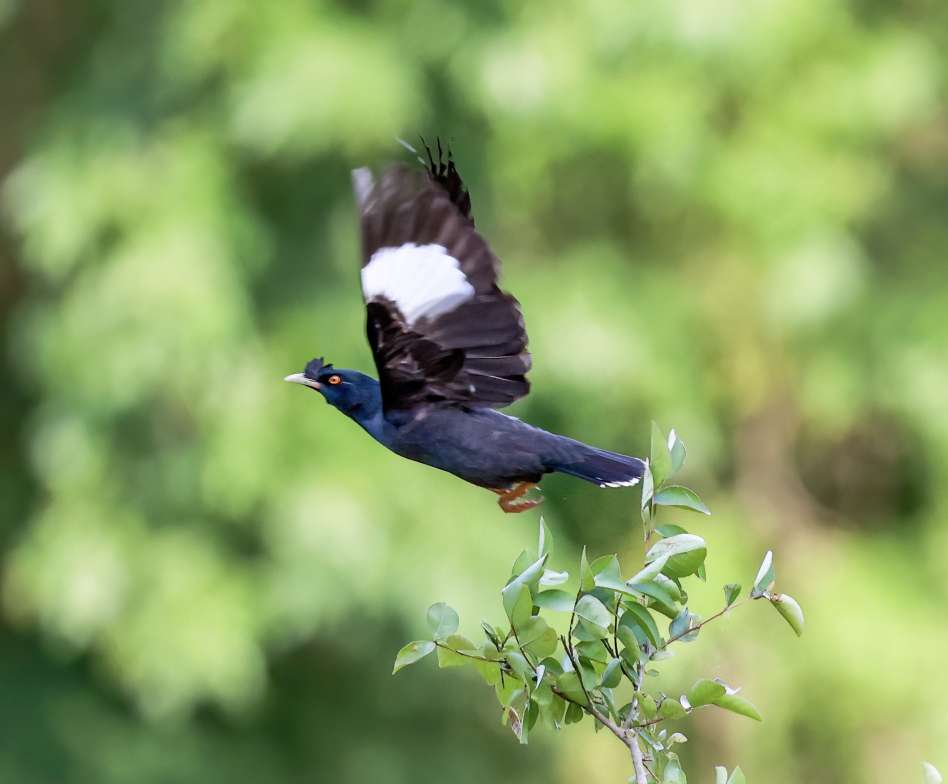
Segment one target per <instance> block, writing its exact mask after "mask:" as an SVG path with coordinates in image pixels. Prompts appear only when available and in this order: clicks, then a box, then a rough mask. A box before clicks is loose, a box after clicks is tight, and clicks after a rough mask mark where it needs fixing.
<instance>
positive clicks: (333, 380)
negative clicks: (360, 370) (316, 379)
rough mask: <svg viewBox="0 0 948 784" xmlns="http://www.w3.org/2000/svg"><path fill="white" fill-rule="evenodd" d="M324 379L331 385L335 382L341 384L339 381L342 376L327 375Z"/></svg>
mask: <svg viewBox="0 0 948 784" xmlns="http://www.w3.org/2000/svg"><path fill="white" fill-rule="evenodd" d="M326 380H327V381H328V382H329V383H330V384H332V385H333V386H335V385H336V384H341V383H342V377H341V376H330V377H329V378H328V379H326Z"/></svg>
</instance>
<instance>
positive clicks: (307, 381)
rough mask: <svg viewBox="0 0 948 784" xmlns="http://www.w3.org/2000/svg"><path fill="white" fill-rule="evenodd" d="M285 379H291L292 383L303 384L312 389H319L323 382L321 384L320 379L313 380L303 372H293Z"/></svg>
mask: <svg viewBox="0 0 948 784" xmlns="http://www.w3.org/2000/svg"><path fill="white" fill-rule="evenodd" d="M283 380H284V381H289V382H290V383H291V384H302V385H303V386H304V387H309V388H310V389H319V388H320V387H321V386H322V384H320V383H319V382H318V381H313V379H311V378H306V376H304V375H303V374H302V373H293V374H292V375H290V376H287V377H286V378H284V379H283Z"/></svg>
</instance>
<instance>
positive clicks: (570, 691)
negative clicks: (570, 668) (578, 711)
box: [556, 672, 589, 705]
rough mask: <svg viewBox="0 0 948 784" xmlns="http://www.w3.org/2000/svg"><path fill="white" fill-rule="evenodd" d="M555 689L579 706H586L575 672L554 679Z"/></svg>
mask: <svg viewBox="0 0 948 784" xmlns="http://www.w3.org/2000/svg"><path fill="white" fill-rule="evenodd" d="M556 688H557V689H559V690H560V691H561V692H563V694H565V695H566V696H567V697H569V698H570V699H571V700H573V702H578V703H579V704H580V705H588V704H589V703H588V702H587V700H586V695H585V693H584V692H583V687H582V685H581V684H580V682H579V675H577V674H576V673H575V672H564V673H563V674H562V675H560V676H558V677H557V679H556Z"/></svg>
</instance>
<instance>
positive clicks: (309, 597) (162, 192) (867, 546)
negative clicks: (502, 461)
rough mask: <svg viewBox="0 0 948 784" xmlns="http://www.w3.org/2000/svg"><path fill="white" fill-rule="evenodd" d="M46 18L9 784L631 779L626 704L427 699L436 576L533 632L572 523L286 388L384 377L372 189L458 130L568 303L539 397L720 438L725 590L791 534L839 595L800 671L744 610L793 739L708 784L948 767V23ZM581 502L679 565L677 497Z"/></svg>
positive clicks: (545, 314)
mask: <svg viewBox="0 0 948 784" xmlns="http://www.w3.org/2000/svg"><path fill="white" fill-rule="evenodd" d="M0 25H2V28H0V36H2V39H0V66H2V67H0V90H2V94H0V112H2V116H3V122H2V123H0V172H2V173H3V174H4V179H3V215H4V223H5V226H6V232H5V234H4V235H3V238H2V239H0V320H2V324H3V351H2V355H0V362H2V363H3V379H4V383H3V384H0V401H2V410H0V417H2V419H0V422H2V426H3V432H4V438H3V439H2V441H0V468H2V471H0V515H2V517H0V525H2V528H0V547H2V548H3V549H2V554H0V558H2V621H0V641H2V644H0V692H2V694H3V695H4V699H3V700H2V702H0V721H2V726H3V737H4V742H3V744H2V745H0V778H2V779H4V780H11V781H24V782H30V783H31V784H32V782H38V783H39V784H43V783H44V782H57V783H58V782H107V783H108V782H128V781H135V782H149V781H155V782H159V781H160V782H167V781H180V782H198V781H202V782H203V781H207V780H222V779H226V780H231V781H255V782H256V781H261V780H263V781H272V782H284V781H285V782H296V781H311V780H313V779H320V780H322V779H325V780H330V781H332V780H335V781H380V782H405V781H416V780H419V779H421V780H453V781H457V782H467V781H470V782H475V781H485V780H488V779H498V778H500V779H506V780H512V779H514V778H516V779H517V780H519V781H523V782H531V781H550V780H553V781H563V782H565V781H574V780H577V778H578V777H580V776H582V778H583V780H585V781H588V782H591V784H597V783H598V782H600V781H602V782H605V781H614V780H616V778H617V776H616V773H617V771H622V770H625V766H626V761H625V758H624V757H623V756H622V755H621V754H620V753H619V750H617V751H616V754H615V756H614V757H613V756H610V755H611V754H612V751H611V744H609V742H608V739H605V738H602V737H600V736H593V735H592V734H591V733H588V732H586V731H584V730H582V729H573V730H572V732H574V733H576V739H575V746H574V747H573V748H574V753H573V754H571V755H570V756H569V757H562V758H557V759H556V760H554V761H553V762H552V763H547V762H545V761H543V760H544V759H545V758H544V757H542V756H539V755H536V754H534V753H533V750H534V747H533V746H532V745H531V747H530V750H529V751H528V750H521V749H519V748H518V747H517V746H516V744H514V743H513V742H511V740H510V739H509V737H508V736H507V734H506V733H505V731H504V730H503V728H501V727H500V725H499V721H498V717H497V715H496V714H495V713H493V712H492V711H490V710H489V709H487V708H484V709H483V710H482V709H481V708H480V707H479V706H480V703H481V701H480V700H479V699H477V697H476V696H475V695H476V694H477V690H476V683H474V681H473V680H471V681H464V680H463V679H460V678H459V679H449V680H456V681H458V683H456V684H440V683H437V681H435V680H434V676H433V674H431V673H429V675H428V676H423V675H420V674H418V673H420V672H421V671H422V670H426V669H429V668H425V667H423V666H419V667H418V668H417V670H418V673H413V675H414V679H413V680H412V682H411V683H410V684H409V683H408V682H407V680H404V679H391V678H390V676H389V672H390V669H389V665H390V661H389V657H388V656H387V655H385V656H381V655H379V651H389V650H391V651H394V650H397V648H398V646H399V645H400V643H401V641H403V640H404V639H406V638H408V639H411V638H414V637H417V636H418V632H419V631H420V630H421V625H420V624H419V623H418V622H417V619H418V617H419V614H420V613H419V608H423V607H424V606H427V603H428V599H429V598H430V597H431V595H432V594H433V593H435V594H437V595H440V596H442V597H443V598H445V599H446V600H448V601H449V602H450V603H451V604H452V605H454V606H455V607H457V608H458V609H459V610H460V612H461V614H462V616H463V617H469V616H474V617H485V618H488V619H490V618H491V617H492V613H494V612H495V611H496V598H497V597H496V594H495V593H494V590H493V586H495V585H498V584H501V583H502V581H503V579H504V577H505V576H506V574H507V561H508V553H509V551H510V550H511V549H513V548H515V547H522V546H526V543H527V542H528V541H532V539H533V536H534V527H533V525H532V524H529V520H511V519H509V518H505V517H504V516H503V515H500V514H499V513H498V512H497V509H496V504H495V499H494V498H493V497H492V496H490V494H486V493H483V492H482V491H479V490H477V489H476V488H472V487H469V486H465V485H463V484H462V483H460V482H458V481H457V480H455V479H453V478H452V477H449V476H447V475H441V474H439V473H438V472H434V471H430V470H427V469H426V468H424V467H422V466H418V465H414V464H411V463H408V462H407V461H400V460H397V459H396V458H394V457H393V456H391V455H389V454H387V453H385V452H384V450H381V449H380V448H379V447H378V446H377V445H376V444H373V443H371V441H370V440H369V439H368V438H366V437H365V435H364V434H363V433H361V432H359V431H358V430H357V429H356V428H354V427H353V426H352V423H350V422H348V421H346V420H345V419H344V418H343V417H340V416H338V415H337V414H335V412H331V411H329V410H328V409H326V408H325V407H323V406H317V405H316V404H315V403H316V400H315V398H314V397H313V396H307V395H306V394H303V393H302V392H300V390H297V389H294V388H288V387H287V385H285V384H282V382H281V381H280V379H281V378H282V377H283V376H284V375H286V373H288V372H293V371H297V370H299V369H300V368H301V367H302V365H303V363H304V362H305V361H306V360H307V359H309V358H310V357H311V356H314V355H317V354H325V355H326V356H327V358H328V359H330V360H332V361H333V362H335V363H336V364H337V365H340V366H346V365H348V366H354V367H358V368H360V369H363V370H369V369H370V366H371V360H370V358H369V355H368V352H367V350H366V347H365V345H364V340H363V337H362V317H363V313H362V308H361V303H360V296H359V292H358V287H357V283H356V275H355V265H356V263H357V262H356V259H357V252H358V251H357V236H356V226H355V216H354V210H353V206H352V199H351V196H350V193H349V184H348V172H349V169H351V168H352V167H353V166H356V165H362V164H365V163H367V162H369V163H373V164H376V165H381V164H382V163H384V162H386V161H388V160H391V159H393V158H397V157H400V156H402V155H403V152H402V150H401V148H399V147H398V146H397V145H396V144H395V142H394V138H395V137H396V136H398V135H401V136H404V137H405V138H413V136H414V135H415V134H417V133H420V132H423V133H426V134H429V135H433V134H436V133H437V134H442V135H443V136H445V137H447V138H449V139H450V140H451V141H452V143H453V146H454V149H455V153H456V157H457V160H458V163H459V166H460V168H461V171H462V173H463V174H464V175H465V177H466V179H467V180H468V181H469V185H470V187H471V191H472V196H473V200H474V208H475V214H476V215H477V217H478V225H479V226H480V227H481V228H482V229H483V230H484V232H485V233H486V235H487V236H488V237H489V238H490V239H491V242H492V244H493V246H494V248H495V249H496V251H497V252H498V254H499V255H500V256H501V258H503V259H504V260H505V262H506V266H505V281H506V285H507V286H508V287H509V288H510V289H511V290H512V291H514V292H515V293H516V294H517V295H518V297H519V298H520V299H521V302H522V304H523V307H524V312H525V315H526V319H527V323H528V326H529V329H530V335H531V346H532V349H533V352H534V357H535V370H534V371H533V373H532V378H533V381H534V385H535V386H534V393H533V394H532V395H531V396H530V398H528V399H527V400H526V401H524V402H523V403H521V404H518V406H516V407H515V409H513V413H516V414H518V415H521V416H523V417H525V418H527V419H529V420H530V421H532V422H534V423H536V424H538V425H542V426H545V427H548V428H550V429H555V430H559V431H561V432H565V433H567V434H570V435H574V436H577V437H581V438H583V439H584V440H587V441H590V442H592V443H596V444H600V445H602V446H604V447H611V448H615V449H620V450H622V451H626V452H638V453H645V452H646V451H647V444H648V428H647V424H648V421H649V420H650V419H653V418H654V419H658V420H660V421H673V422H675V423H676V424H677V425H678V426H679V428H680V430H681V431H682V432H684V433H687V434H688V436H689V447H690V448H691V461H690V465H691V466H698V467H701V468H702V469H703V470H704V472H705V473H703V474H698V475H694V476H692V477H689V479H690V480H693V481H692V483H693V484H694V485H695V486H700V487H701V488H703V489H711V490H712V492H710V493H708V497H709V501H710V502H711V504H712V505H713V507H714V508H715V511H716V515H715V520H714V522H713V523H709V524H708V526H707V531H703V532H702V534H703V535H706V538H707V540H708V543H709V547H710V548H711V549H712V550H713V552H714V553H715V555H716V557H717V558H718V559H719V560H718V561H715V562H713V563H711V564H710V565H709V566H710V569H712V570H713V571H714V572H716V573H717V574H722V575H727V574H732V573H738V572H740V573H746V572H747V571H748V570H751V569H753V567H754V565H755V564H756V561H757V560H758V559H759V556H760V553H761V552H762V551H763V550H766V549H768V548H770V547H772V546H777V545H779V548H778V549H779V552H780V557H781V576H782V579H783V580H786V581H787V584H793V585H794V586H795V593H797V594H798V598H799V599H800V601H801V602H802V603H803V604H804V606H805V607H806V608H807V624H808V634H807V637H806V638H804V640H803V641H801V642H799V643H798V644H796V645H795V648H794V655H793V657H792V658H788V657H786V655H785V653H784V651H785V646H784V644H783V643H784V642H785V640H782V639H780V638H779V636H778V635H774V636H773V639H770V638H764V639H758V640H757V642H755V643H754V644H753V645H750V644H743V643H742V644H741V645H740V646H735V645H734V644H733V643H730V642H728V640H730V639H732V638H733V639H744V638H745V637H753V635H752V634H747V635H741V634H733V635H732V634H730V633H727V632H728V629H725V632H726V633H727V634H726V636H722V637H720V638H715V636H714V635H715V632H714V630H713V629H709V630H708V633H707V635H706V638H705V639H704V643H705V645H706V646H714V645H717V649H716V650H717V652H718V653H717V666H718V668H719V671H718V672H716V673H715V674H716V675H719V676H720V677H722V678H724V679H725V680H735V681H740V682H741V683H743V684H744V685H745V686H746V688H747V690H748V693H752V694H753V695H754V699H755V704H757V706H758V707H759V708H760V709H761V712H762V713H763V714H764V715H765V716H766V717H767V724H766V731H765V732H756V733H752V736H751V735H745V729H744V727H743V725H742V724H741V719H740V718H739V717H735V718H734V719H733V721H730V720H728V721H724V720H719V721H715V723H714V726H713V727H708V728H702V731H700V732H697V733H695V735H696V736H698V735H700V738H701V744H700V745H697V746H696V747H694V748H691V749H688V750H687V751H686V752H684V753H683V757H685V756H686V755H688V754H690V755H691V756H690V757H688V759H687V760H686V761H687V762H688V764H689V766H691V765H692V764H693V765H694V767H695V769H700V770H710V769H711V766H712V764H714V763H724V764H727V765H728V766H729V767H730V766H732V765H733V764H734V763H735V762H736V761H737V760H740V762H741V765H742V766H743V768H744V770H745V771H746V772H747V774H748V777H749V779H750V780H752V781H762V780H766V781H769V782H771V784H783V783H784V782H787V783H789V782H796V781H809V782H837V781H846V782H861V781H880V780H899V779H900V778H901V775H902V774H903V771H905V770H911V769H912V766H913V765H916V764H917V761H918V760H919V759H921V758H930V759H932V761H933V762H934V763H935V764H941V765H942V766H944V764H945V760H944V759H943V758H942V759H941V760H939V759H938V755H939V754H942V755H943V754H944V751H943V750H944V749H945V748H948V713H946V712H945V710H944V705H945V703H946V700H948V678H945V677H944V675H943V674H942V673H943V667H942V659H943V656H944V651H945V650H948V626H946V624H945V623H944V620H943V618H944V606H945V602H946V599H948V579H946V577H945V570H944V566H943V553H945V552H946V551H948V526H946V525H945V522H944V521H945V517H946V512H948V483H946V482H944V481H943V480H944V479H945V476H946V467H948V407H946V405H945V401H946V390H948V340H946V331H948V327H946V318H945V313H948V282H946V275H945V261H944V254H945V249H946V248H948V221H946V220H945V214H946V208H948V111H946V109H945V96H946V77H948V55H946V52H948V6H946V5H945V4H944V3H943V2H939V1H938V0H915V2H912V3H908V4H893V3H881V2H876V1H875V0H845V1H844V0H835V1H833V0H831V1H829V2H817V1H816V0H767V1H766V2H764V1H763V0H754V1H753V2H747V1H746V0H743V1H741V2H738V0H716V1H715V2H711V1H710V0H675V1H672V2H666V3H660V4H656V3H644V2H640V0H631V1H630V0H586V1H585V2H577V1H575V0H570V1H569V2H565V3H560V4H553V5H551V4H549V3H542V4H541V3H537V2H501V1H499V0H488V1H487V2H482V3H477V4H474V3H470V4H466V5H459V4H441V3H436V2H431V1H430V0H420V1H419V2H413V3H404V2H381V1H379V2H373V1H372V0H364V1H363V2H358V3H331V2H319V1H318V0H307V1H305V2H304V0H281V2H278V3H264V4H261V3H250V2H246V1H245V0H233V1H227V0H206V1H205V2H200V3H186V2H174V1H173V0H162V1H161V2H147V3H146V2H140V1H139V0H132V1H131V2H116V1H114V0H113V1H112V2H108V1H107V0H98V1H97V0H88V2H85V3H64V2H62V0H0ZM545 487H546V491H547V501H546V504H545V506H544V513H545V515H546V518H547V520H548V522H549V523H550V524H551V526H552V528H553V529H554V531H555V532H556V533H557V535H558V536H559V538H560V541H561V542H564V540H567V541H569V542H572V543H573V546H574V547H575V546H576V545H577V544H579V543H584V544H588V545H590V547H591V549H592V550H594V551H597V552H600V551H603V550H606V549H609V550H614V549H617V548H635V547H637V542H638V538H637V530H636V529H635V526H634V524H633V521H634V520H635V515H636V510H635V503H636V502H635V493H634V491H622V490H616V491H609V492H605V491H599V490H598V489H596V488H594V487H591V486H587V485H583V484H580V483H578V482H575V481H573V480H569V479H553V480H550V481H548V482H547V483H546V484H545ZM511 545H512V546H511ZM796 586H801V588H802V589H801V590H799V591H797V590H796ZM715 590H716V589H715ZM718 602H719V596H718V595H717V594H715V595H714V596H713V597H711V596H709V597H707V604H706V605H705V606H704V608H702V606H701V596H700V595H699V594H698V593H697V592H696V594H694V595H693V609H695V610H696V611H699V612H702V611H704V610H707V608H710V607H713V606H715V605H716V603H718ZM353 617H356V618H358V619H359V621H360V622H359V623H357V624H353V622H352V620H351V619H352V618H353ZM744 622H745V621H744V620H743V619H735V621H734V622H733V625H734V626H736V625H737V624H742V623H744ZM782 631H785V632H786V634H792V633H791V632H790V631H789V629H785V630H782ZM706 663H707V662H706V660H705V661H704V662H703V664H704V665H706ZM674 665H675V666H674V667H669V668H668V669H669V671H671V670H674V669H676V668H677V671H678V673H679V675H680V678H681V683H682V684H687V683H689V682H691V681H693V677H692V676H693V675H694V667H695V665H696V662H693V661H691V660H690V659H689V658H688V657H687V656H681V657H679V658H678V659H676V661H675V662H674ZM428 677H430V678H431V679H430V680H426V679H425V678H428ZM805 683H806V684H818V686H816V687H812V688H808V689H804V688H802V685H803V684H805ZM696 720H697V721H700V719H696ZM538 740H541V741H542V735H541V736H540V737H539V738H538ZM883 740H884V741H885V742H884V744H883V743H882V741H883ZM691 745H692V744H689V746H691ZM883 748H884V749H885V753H884V754H883V753H882V752H881V749H883ZM593 759H595V761H596V764H595V765H592V764H591V762H590V761H591V760H593ZM610 760H611V761H612V763H610ZM610 765H611V766H610Z"/></svg>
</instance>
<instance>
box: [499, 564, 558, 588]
mask: <svg viewBox="0 0 948 784" xmlns="http://www.w3.org/2000/svg"><path fill="white" fill-rule="evenodd" d="M548 557H549V556H548V555H544V556H542V557H540V558H538V559H537V560H536V561H533V562H532V563H531V564H530V565H529V566H527V567H526V568H524V569H523V571H521V572H520V573H519V574H518V575H517V576H516V577H512V578H511V579H510V581H509V582H508V583H507V585H506V586H504V590H503V593H507V591H508V590H509V591H510V592H511V593H514V594H516V593H517V591H518V587H519V586H521V585H526V586H527V587H528V588H529V589H530V592H531V593H536V592H537V591H538V590H539V587H540V577H541V576H542V574H543V565H544V564H545V563H546V559H547V558H548ZM521 558H522V556H521ZM517 560H518V563H519V561H520V559H517Z"/></svg>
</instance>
